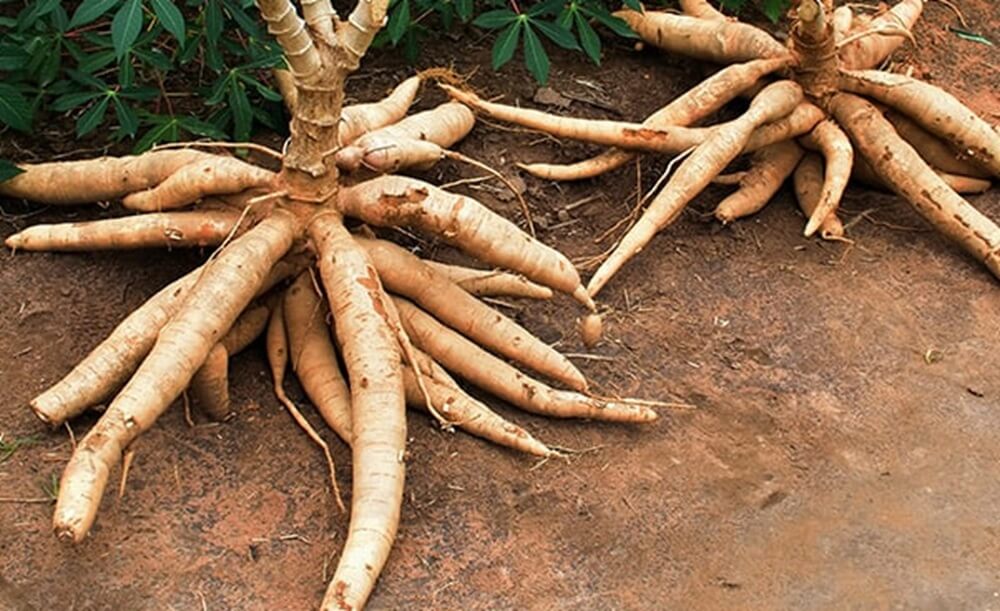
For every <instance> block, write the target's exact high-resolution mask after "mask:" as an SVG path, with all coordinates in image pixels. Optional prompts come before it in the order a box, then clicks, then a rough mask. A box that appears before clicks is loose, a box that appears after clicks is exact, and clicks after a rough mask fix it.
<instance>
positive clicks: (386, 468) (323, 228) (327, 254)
mask: <svg viewBox="0 0 1000 611" xmlns="http://www.w3.org/2000/svg"><path fill="white" fill-rule="evenodd" d="M309 236H310V238H311V239H312V241H313V242H314V244H315V247H316V250H317V252H318V253H319V268H320V275H321V277H322V280H323V287H324V288H325V289H326V294H327V298H328V299H329V301H330V306H331V310H332V312H333V319H334V324H335V328H336V335H337V338H338V339H339V342H340V345H341V349H342V353H343V356H344V363H345V365H346V367H347V375H348V380H349V382H350V387H351V416H352V426H351V430H352V434H353V436H354V441H353V443H352V444H351V450H352V456H353V473H354V495H353V497H352V499H351V521H350V525H349V527H348V534H347V542H346V543H345V544H344V551H343V554H342V555H341V557H340V563H339V564H338V565H337V570H336V571H335V573H334V576H333V579H332V580H331V582H330V585H329V587H328V588H327V591H326V595H325V597H324V599H323V605H322V608H323V609H330V610H333V609H344V608H347V609H360V608H362V607H363V606H364V604H365V601H366V600H367V599H368V596H369V595H370V594H371V591H372V589H373V588H374V587H375V578H376V576H377V575H378V574H379V573H380V572H381V569H382V567H383V565H385V561H386V559H387V558H388V556H389V550H390V548H391V547H392V542H393V540H394V539H395V536H396V530H397V528H398V527H399V512H400V508H401V506H402V502H403V480H404V476H405V470H406V469H405V463H404V458H405V451H406V414H405V409H406V407H405V399H404V391H403V376H402V371H401V364H400V361H401V355H400V351H399V344H398V342H397V341H396V337H395V336H394V334H393V333H392V330H391V328H390V326H389V321H388V319H387V317H388V311H387V309H386V307H385V300H386V299H388V297H386V295H385V293H384V292H383V291H382V284H381V283H380V282H379V279H378V274H377V273H376V272H375V268H374V267H373V266H372V264H371V262H370V261H369V260H368V257H367V255H365V252H364V250H362V249H361V247H360V246H358V244H357V242H356V241H355V240H354V238H353V237H352V236H351V235H350V233H348V232H347V230H346V229H344V226H343V224H342V221H341V218H340V216H339V215H338V214H335V213H332V212H322V213H320V214H318V215H317V216H315V217H314V218H313V220H312V221H311V223H310V224H309Z"/></svg>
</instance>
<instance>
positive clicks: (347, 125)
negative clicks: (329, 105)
mask: <svg viewBox="0 0 1000 611" xmlns="http://www.w3.org/2000/svg"><path fill="white" fill-rule="evenodd" d="M418 91H420V77H419V76H411V77H410V78H408V79H406V80H405V81H403V82H402V83H400V84H399V85H396V87H395V89H393V90H392V92H391V93H390V94H389V95H388V96H386V97H385V98H383V99H381V100H379V101H378V102H369V103H366V104H355V105H353V106H345V107H344V109H343V111H341V113H340V129H339V130H338V132H337V137H338V138H340V143H341V144H343V145H347V144H350V143H351V142H354V140H356V139H357V138H358V137H360V136H361V135H362V134H366V133H368V132H371V131H374V130H376V129H379V128H382V127H385V126H386V125H392V124H393V123H395V122H397V121H399V120H401V119H402V118H403V117H405V116H406V111H408V110H409V109H410V105H411V104H413V100H414V99H416V97H417V92H418Z"/></svg>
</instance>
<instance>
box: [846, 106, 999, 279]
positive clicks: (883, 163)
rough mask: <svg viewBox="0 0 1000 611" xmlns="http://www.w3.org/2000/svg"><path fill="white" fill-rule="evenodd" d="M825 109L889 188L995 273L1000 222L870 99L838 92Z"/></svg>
mask: <svg viewBox="0 0 1000 611" xmlns="http://www.w3.org/2000/svg"><path fill="white" fill-rule="evenodd" d="M830 110H831V112H832V113H833V115H834V117H835V118H836V119H837V122H838V123H840V125H841V126H843V128H844V129H845V130H846V131H847V132H848V134H849V135H850V137H851V140H852V142H853V143H854V145H855V147H856V148H857V150H858V151H859V152H860V153H861V155H863V156H864V157H865V158H866V159H867V161H868V162H869V164H870V165H871V166H872V169H873V170H874V171H875V173H876V174H878V176H879V177H880V178H881V179H882V180H883V181H885V183H886V184H888V185H889V186H890V187H892V189H893V191H895V192H896V193H897V194H899V195H900V196H901V197H903V198H905V199H906V200H907V201H909V202H910V203H911V204H912V205H913V207H914V208H916V210H917V212H919V213H920V214H921V215H922V216H923V217H924V218H925V219H927V220H928V222H930V223H931V224H932V225H933V226H934V227H935V228H936V229H937V230H938V231H940V232H941V233H943V234H944V235H946V236H948V237H949V238H951V239H952V240H954V241H955V242H957V243H958V244H959V245H960V246H961V247H962V248H963V249H964V250H965V251H966V252H968V253H969V254H971V255H972V256H974V257H975V258H976V259H977V260H979V261H982V262H983V263H984V264H985V265H986V267H987V268H988V269H989V270H990V271H991V272H993V274H994V275H995V276H997V277H998V278H1000V227H997V225H996V224H995V223H994V222H993V221H991V220H990V219H989V218H987V217H986V216H984V215H983V214H981V213H980V212H979V211H978V210H976V209H975V208H973V207H972V206H970V205H969V204H968V202H966V201H965V200H964V199H962V198H961V197H960V196H959V195H958V194H956V193H955V192H954V191H952V190H951V189H950V188H949V187H948V185H947V184H945V182H944V181H943V180H942V179H941V178H940V177H939V176H938V175H937V174H936V173H935V172H934V170H933V169H932V168H931V167H930V166H928V165H927V163H926V162H925V161H924V160H923V159H922V158H921V157H920V155H919V154H918V153H917V152H916V151H915V150H914V149H913V147H911V146H910V145H909V144H907V143H906V141H905V140H903V139H902V138H900V137H899V136H898V135H897V134H896V131H895V130H894V129H893V128H892V125H891V124H890V123H889V122H888V121H887V120H886V119H885V118H884V117H883V116H882V114H881V113H880V112H879V110H878V108H876V107H875V106H874V105H872V104H871V103H869V102H867V101H865V100H864V99H862V98H860V97H858V96H855V95H851V94H845V93H842V94H838V95H836V96H835V97H834V98H833V99H832V100H831V101H830Z"/></svg>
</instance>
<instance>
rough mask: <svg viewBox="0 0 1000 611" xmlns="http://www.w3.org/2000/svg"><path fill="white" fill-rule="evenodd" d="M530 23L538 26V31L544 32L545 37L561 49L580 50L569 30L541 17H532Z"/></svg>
mask: <svg viewBox="0 0 1000 611" xmlns="http://www.w3.org/2000/svg"><path fill="white" fill-rule="evenodd" d="M531 25H532V26H533V27H535V28H538V31H539V32H541V33H542V34H544V35H545V37H546V38H548V39H549V40H551V41H552V42H554V43H556V44H557V45H559V46H560V47H562V48H563V49H569V50H571V51H579V50H580V45H578V44H576V39H575V38H573V34H572V33H571V32H570V31H569V30H567V29H565V28H563V27H560V26H558V25H556V24H554V23H549V22H548V21H542V20H541V19H532V20H531Z"/></svg>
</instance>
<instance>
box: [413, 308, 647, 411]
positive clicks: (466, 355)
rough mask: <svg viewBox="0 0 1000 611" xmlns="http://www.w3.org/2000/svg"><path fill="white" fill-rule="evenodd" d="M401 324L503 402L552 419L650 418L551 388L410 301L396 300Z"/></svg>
mask: <svg viewBox="0 0 1000 611" xmlns="http://www.w3.org/2000/svg"><path fill="white" fill-rule="evenodd" d="M395 303H396V307H397V308H398V310H399V314H400V317H401V319H402V321H403V326H404V327H405V328H406V332H407V334H409V336H410V338H411V339H412V340H413V343H414V344H415V345H416V346H418V347H419V348H420V349H421V350H423V351H424V352H427V353H428V354H429V355H430V356H431V357H432V358H433V359H434V360H435V361H437V362H439V363H440V364H441V365H442V366H443V367H444V368H445V369H447V370H449V371H451V372H453V373H455V374H456V375H458V376H459V377H461V378H464V379H465V380H468V381H469V382H470V383H472V384H474V385H476V386H478V387H479V388H482V389H483V390H485V391H487V392H489V393H490V394H492V395H495V396H497V397H499V398H501V399H503V400H504V401H508V402H509V403H511V404H513V405H516V406H517V407H519V408H521V409H523V410H525V411H528V412H532V413H536V414H543V415H546V416H552V417H555V418H593V419H595V420H606V421H610V422H633V423H641V422H650V421H652V420H655V419H656V412H654V411H653V410H652V409H650V408H649V407H646V406H644V405H639V404H633V403H623V402H616V401H609V400H604V399H598V398H595V397H589V396H586V395H583V394H580V393H576V392H572V391H568V390H555V389H552V388H550V387H548V386H546V385H545V384H542V383H541V382H539V381H537V380H534V379H532V378H531V377H529V376H527V375H525V374H523V373H521V372H520V371H518V370H517V369H514V368H513V367H511V366H510V365H508V364H507V363H505V362H504V361H502V360H500V359H498V358H497V357H495V356H493V355H492V354H490V353H488V352H486V351H485V350H483V349H482V348H480V347H478V346H477V345H476V344H474V343H472V342H470V341H469V340H467V339H466V338H464V337H463V336H462V335H460V334H459V333H457V332H456V331H453V330H452V329H449V328H447V327H445V326H444V325H442V324H441V323H440V322H438V321H437V320H435V319H434V318H433V317H432V316H430V315H429V314H427V313H425V312H423V311H422V310H420V309H419V308H418V307H416V306H415V305H413V304H412V303H410V302H408V301H406V300H404V299H400V298H397V299H395Z"/></svg>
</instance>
